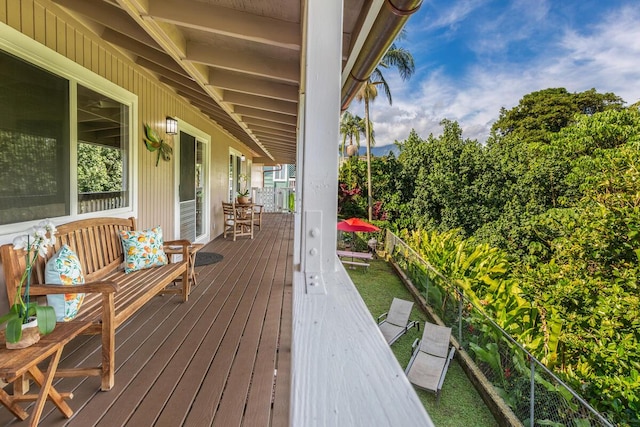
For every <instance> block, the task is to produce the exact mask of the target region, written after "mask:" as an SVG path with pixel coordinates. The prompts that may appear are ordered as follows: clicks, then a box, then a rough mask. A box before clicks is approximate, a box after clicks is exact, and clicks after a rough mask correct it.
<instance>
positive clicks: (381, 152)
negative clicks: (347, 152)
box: [358, 144, 400, 157]
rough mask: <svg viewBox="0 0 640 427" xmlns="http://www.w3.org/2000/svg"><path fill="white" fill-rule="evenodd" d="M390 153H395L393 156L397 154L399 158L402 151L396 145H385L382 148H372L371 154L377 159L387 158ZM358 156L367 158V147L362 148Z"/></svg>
mask: <svg viewBox="0 0 640 427" xmlns="http://www.w3.org/2000/svg"><path fill="white" fill-rule="evenodd" d="M389 151H393V154H395V155H396V157H398V154H400V150H399V149H398V146H397V145H395V144H391V145H384V146H382V147H371V154H372V155H374V156H376V157H382V156H386V155H387V154H389ZM358 155H360V156H366V155H367V147H364V146H360V150H359V151H358Z"/></svg>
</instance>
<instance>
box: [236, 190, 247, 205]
mask: <svg viewBox="0 0 640 427" xmlns="http://www.w3.org/2000/svg"><path fill="white" fill-rule="evenodd" d="M237 196H238V197H237V200H238V203H240V204H245V203H249V190H248V189H245V190H244V191H238V193H237Z"/></svg>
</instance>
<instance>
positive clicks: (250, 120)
mask: <svg viewBox="0 0 640 427" xmlns="http://www.w3.org/2000/svg"><path fill="white" fill-rule="evenodd" d="M242 120H243V121H244V122H245V123H246V124H247V125H248V126H249V127H251V125H258V126H263V127H266V128H269V129H278V130H284V131H287V132H297V129H296V125H290V124H286V123H276V122H272V121H269V120H263V119H259V118H256V117H250V116H246V117H242Z"/></svg>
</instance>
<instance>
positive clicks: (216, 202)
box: [0, 0, 247, 238]
mask: <svg viewBox="0 0 640 427" xmlns="http://www.w3.org/2000/svg"><path fill="white" fill-rule="evenodd" d="M0 22H4V23H5V24H7V25H9V26H11V27H13V28H15V29H16V30H18V31H20V32H22V33H23V34H25V35H27V36H28V37H30V38H32V39H34V40H35V41H37V42H39V43H41V44H44V45H46V46H47V47H49V48H50V49H52V50H54V51H57V52H58V53H60V54H61V55H63V56H65V57H67V58H69V59H70V60H72V61H74V62H76V63H78V64H80V65H82V66H83V67H85V68H86V69H88V70H90V71H92V72H94V73H96V74H98V75H100V76H102V77H104V78H105V79H107V80H109V81H111V82H113V83H115V84H117V85H119V86H121V87H123V88H124V89H127V90H128V91H130V92H132V93H134V94H136V95H137V96H138V108H139V110H138V122H137V123H132V124H131V126H132V129H134V126H137V129H138V138H137V140H136V141H134V142H133V143H134V144H137V145H138V147H137V150H138V154H137V180H138V186H137V205H138V214H137V217H138V222H137V224H138V227H139V228H146V227H150V226H154V225H161V226H162V227H163V229H164V230H165V236H166V238H174V236H177V233H178V230H175V229H174V222H175V221H174V219H175V218H174V217H175V213H174V212H175V210H176V203H177V202H176V197H175V195H174V187H175V183H174V176H175V174H174V170H175V163H174V161H175V156H176V154H175V153H176V144H175V141H174V139H173V136H171V135H166V134H164V130H165V125H164V121H165V117H166V116H175V117H178V118H179V119H180V120H184V121H186V122H188V123H189V124H191V125H192V126H194V127H196V128H198V129H200V130H202V131H203V132H205V133H207V134H209V135H210V136H211V150H210V153H211V155H210V158H209V171H210V175H209V182H210V206H211V211H212V213H211V215H212V216H211V223H212V230H210V231H211V237H212V238H213V237H215V236H217V235H218V234H220V233H221V230H222V213H221V210H220V202H221V201H223V200H226V184H227V183H226V176H227V167H228V166H227V156H228V152H229V147H230V146H232V147H234V148H237V149H241V150H243V151H244V152H247V149H246V147H244V146H243V145H242V144H240V143H239V142H238V141H237V140H235V139H233V138H232V137H230V136H229V135H228V134H227V133H226V132H225V131H224V130H222V129H221V128H220V127H219V126H218V125H217V124H216V123H215V122H213V121H212V120H210V119H209V118H207V117H206V116H204V115H203V114H202V113H200V112H199V111H198V110H197V109H195V108H194V107H192V106H191V105H190V104H188V103H187V102H186V101H185V100H184V99H182V98H181V97H179V96H177V95H176V94H175V93H174V92H172V91H171V90H170V89H169V88H168V87H166V86H165V85H164V84H162V83H160V82H159V81H158V80H156V79H155V78H154V77H153V76H151V75H150V74H148V73H146V71H145V70H143V69H141V68H140V67H138V66H137V65H136V64H135V63H133V62H132V61H131V60H129V59H128V58H126V57H124V56H122V55H121V54H120V53H119V52H118V51H117V50H115V49H113V48H112V47H111V46H110V45H109V44H106V43H105V42H103V41H102V40H101V38H100V37H99V36H98V35H95V34H93V33H91V32H90V31H89V30H87V29H85V28H84V27H83V26H82V25H81V24H80V23H78V22H77V21H75V19H74V18H73V17H71V16H70V15H68V14H67V12H66V11H64V10H63V9H62V8H60V7H59V6H58V5H56V4H54V3H53V2H51V1H49V0H0ZM144 123H148V124H150V125H151V126H152V127H153V128H154V129H155V130H156V131H158V132H159V133H160V136H161V137H162V138H163V139H164V140H165V142H168V143H169V144H170V145H171V146H172V147H173V148H174V155H173V156H172V160H171V161H168V162H167V161H163V160H160V162H159V164H158V166H157V167H156V166H155V161H156V153H152V152H149V151H147V150H146V148H145V147H144V144H143V136H144V127H143V124H144Z"/></svg>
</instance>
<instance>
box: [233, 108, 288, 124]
mask: <svg viewBox="0 0 640 427" xmlns="http://www.w3.org/2000/svg"><path fill="white" fill-rule="evenodd" d="M233 111H234V113H236V114H239V115H240V116H242V117H243V118H244V117H253V118H256V119H262V120H267V121H272V122H276V123H282V124H286V125H296V123H297V121H298V120H297V118H296V117H295V116H289V115H287V114H280V113H274V112H271V111H264V110H258V109H257V108H251V107H243V106H241V105H239V106H237V107H235V108H234V109H233Z"/></svg>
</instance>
